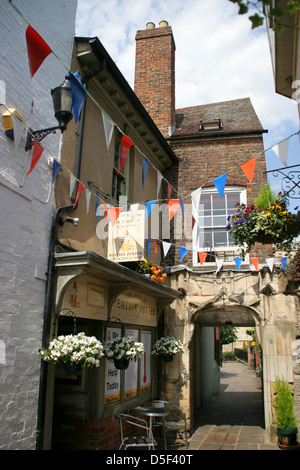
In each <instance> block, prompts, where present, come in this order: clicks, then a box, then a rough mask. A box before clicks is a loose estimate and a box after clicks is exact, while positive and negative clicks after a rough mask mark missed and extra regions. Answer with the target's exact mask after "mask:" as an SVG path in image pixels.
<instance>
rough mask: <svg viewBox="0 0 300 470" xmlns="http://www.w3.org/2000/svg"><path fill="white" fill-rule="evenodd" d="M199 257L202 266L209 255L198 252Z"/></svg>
mask: <svg viewBox="0 0 300 470" xmlns="http://www.w3.org/2000/svg"><path fill="white" fill-rule="evenodd" d="M198 257H199V261H200V264H201V265H202V264H203V262H204V261H205V259H206V257H207V253H201V251H198Z"/></svg>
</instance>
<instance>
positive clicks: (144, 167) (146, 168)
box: [142, 155, 150, 189]
mask: <svg viewBox="0 0 300 470" xmlns="http://www.w3.org/2000/svg"><path fill="white" fill-rule="evenodd" d="M149 165H150V163H149V161H148V160H147V158H146V157H145V156H144V155H143V179H142V189H144V184H145V179H146V174H147V171H148V168H149Z"/></svg>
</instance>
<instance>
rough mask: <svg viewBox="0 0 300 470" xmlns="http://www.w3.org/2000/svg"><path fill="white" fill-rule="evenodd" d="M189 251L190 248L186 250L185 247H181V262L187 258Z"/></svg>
mask: <svg viewBox="0 0 300 470" xmlns="http://www.w3.org/2000/svg"><path fill="white" fill-rule="evenodd" d="M188 251H189V250H188V248H185V247H184V246H181V247H180V261H181V260H182V259H183V258H184V257H185V255H186V254H187V252H188Z"/></svg>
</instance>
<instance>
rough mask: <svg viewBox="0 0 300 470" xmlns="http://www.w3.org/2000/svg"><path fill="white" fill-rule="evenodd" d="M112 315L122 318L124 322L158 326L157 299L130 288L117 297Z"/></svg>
mask: <svg viewBox="0 0 300 470" xmlns="http://www.w3.org/2000/svg"><path fill="white" fill-rule="evenodd" d="M111 315H112V316H114V317H118V318H120V319H121V320H122V322H123V323H131V324H134V325H145V326H156V323H157V307H156V300H155V299H153V298H152V297H149V296H148V295H144V294H141V293H139V292H135V291H131V290H128V291H126V292H124V293H123V294H121V295H119V296H118V297H117V299H116V300H115V302H114V304H113V306H112V310H111Z"/></svg>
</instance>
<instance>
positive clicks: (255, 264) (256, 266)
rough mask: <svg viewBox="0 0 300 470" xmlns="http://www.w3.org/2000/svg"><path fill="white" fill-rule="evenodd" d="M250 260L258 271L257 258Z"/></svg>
mask: <svg viewBox="0 0 300 470" xmlns="http://www.w3.org/2000/svg"><path fill="white" fill-rule="evenodd" d="M250 261H252V263H253V265H254V267H255V269H256V271H258V263H259V258H250Z"/></svg>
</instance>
